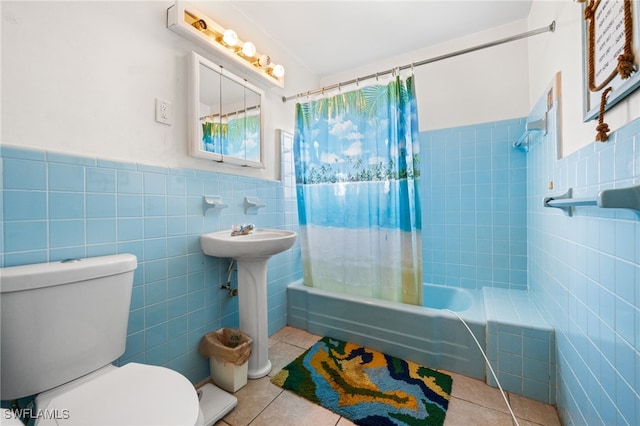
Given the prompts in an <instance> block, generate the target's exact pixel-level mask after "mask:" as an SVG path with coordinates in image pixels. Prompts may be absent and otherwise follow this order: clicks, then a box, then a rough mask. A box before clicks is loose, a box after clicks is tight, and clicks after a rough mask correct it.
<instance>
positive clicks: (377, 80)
mask: <svg viewBox="0 0 640 426" xmlns="http://www.w3.org/2000/svg"><path fill="white" fill-rule="evenodd" d="M376 81H380V80H378V73H376Z"/></svg>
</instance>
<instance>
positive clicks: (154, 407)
mask: <svg viewBox="0 0 640 426" xmlns="http://www.w3.org/2000/svg"><path fill="white" fill-rule="evenodd" d="M136 267H137V259H136V257H135V256H134V255H131V254H120V255H114V256H101V257H95V258H86V259H74V260H72V261H63V262H52V263H44V264H36V265H25V266H15V267H9V268H3V269H0V276H1V277H2V286H0V296H1V297H0V340H1V341H0V399H2V400H17V399H19V398H23V397H27V396H32V395H35V396H36V397H35V407H34V408H21V409H19V410H18V411H21V410H22V411H23V412H24V411H29V414H30V417H31V418H32V419H34V420H35V424H36V425H38V426H40V425H70V426H71V425H83V426H85V425H110V426H116V425H136V426H139V425H189V426H193V425H200V424H203V415H202V411H201V410H200V404H199V401H198V394H197V392H196V390H195V388H194V386H193V385H192V384H191V382H190V381H189V380H187V378H186V377H184V376H182V375H181V374H180V373H178V372H176V371H173V370H171V369H169V368H165V367H159V366H154V365H145V364H138V363H129V364H125V365H123V366H122V367H116V366H114V365H112V362H113V361H115V360H116V359H118V358H119V357H120V356H122V354H123V353H124V351H125V345H126V337H127V323H128V319H129V305H130V301H131V290H132V285H133V272H134V270H135V269H136ZM2 415H3V419H0V423H3V424H4V421H5V420H6V421H8V420H13V419H10V417H11V415H12V413H11V412H6V411H3V412H2ZM4 417H6V419H5V418H4Z"/></svg>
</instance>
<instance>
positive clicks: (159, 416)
mask: <svg viewBox="0 0 640 426" xmlns="http://www.w3.org/2000/svg"><path fill="white" fill-rule="evenodd" d="M103 370H105V369H101V370H98V372H95V374H94V373H91V374H90V375H89V376H85V378H82V379H80V380H78V381H77V382H78V383H76V382H71V383H68V384H65V385H63V386H61V387H59V388H56V389H52V390H50V391H47V392H44V393H42V394H40V395H38V397H37V398H36V406H37V411H36V413H35V414H38V415H39V417H38V418H37V420H36V425H38V426H45V425H69V426H71V425H83V426H85V425H105V426H106V425H110V426H114V425H136V426H139V425H189V426H193V425H196V424H197V423H198V415H199V412H200V408H199V403H198V396H197V393H196V390H195V388H194V387H193V385H192V384H191V383H190V382H189V380H187V379H186V378H185V377H184V376H182V375H181V374H179V373H178V372H176V371H173V370H171V369H168V368H164V367H158V366H151V365H145V364H137V363H129V364H126V365H124V366H122V367H120V368H116V367H113V366H108V367H107V368H106V371H103ZM61 388H64V389H61Z"/></svg>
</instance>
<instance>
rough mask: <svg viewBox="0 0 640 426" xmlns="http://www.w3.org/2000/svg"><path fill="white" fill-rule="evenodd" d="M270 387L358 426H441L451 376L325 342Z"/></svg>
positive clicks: (351, 346) (355, 347)
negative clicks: (290, 394)
mask: <svg viewBox="0 0 640 426" xmlns="http://www.w3.org/2000/svg"><path fill="white" fill-rule="evenodd" d="M271 381H272V382H273V383H274V384H276V385H278V386H280V387H282V388H284V389H288V390H291V391H293V392H295V393H297V394H298V395H300V396H302V397H304V398H306V399H308V400H309V401H311V402H314V403H316V404H319V405H321V406H323V407H325V408H327V409H329V410H331V411H333V412H334V413H336V414H340V415H341V416H343V417H346V418H348V419H349V420H351V421H352V422H354V423H355V424H357V425H371V426H374V425H375V426H387V425H388V426H391V425H403V426H411V425H421V426H422V425H442V424H443V423H444V418H445V415H446V412H447V407H448V406H449V398H450V395H451V383H452V379H451V376H448V375H446V374H443V373H439V372H437V371H434V370H431V369H430V368H427V367H423V366H421V365H419V364H416V363H413V362H410V361H404V360H401V359H399V358H396V357H393V356H390V355H385V354H383V353H380V352H377V351H374V350H371V349H368V348H365V347H362V346H359V345H354V344H352V343H347V342H343V341H341V340H338V339H332V338H330V337H323V338H322V339H320V340H319V341H318V342H316V343H315V344H314V345H313V346H311V347H310V348H309V349H308V350H307V351H306V352H305V353H303V354H302V355H300V356H299V357H298V358H296V359H295V360H294V361H293V362H291V363H290V364H289V365H287V366H286V367H284V368H283V369H282V371H280V372H279V373H278V374H276V375H275V376H274V377H273V379H271Z"/></svg>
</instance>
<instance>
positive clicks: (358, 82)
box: [356, 77, 360, 87]
mask: <svg viewBox="0 0 640 426" xmlns="http://www.w3.org/2000/svg"><path fill="white" fill-rule="evenodd" d="M356 87H360V79H359V78H358V77H356Z"/></svg>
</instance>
